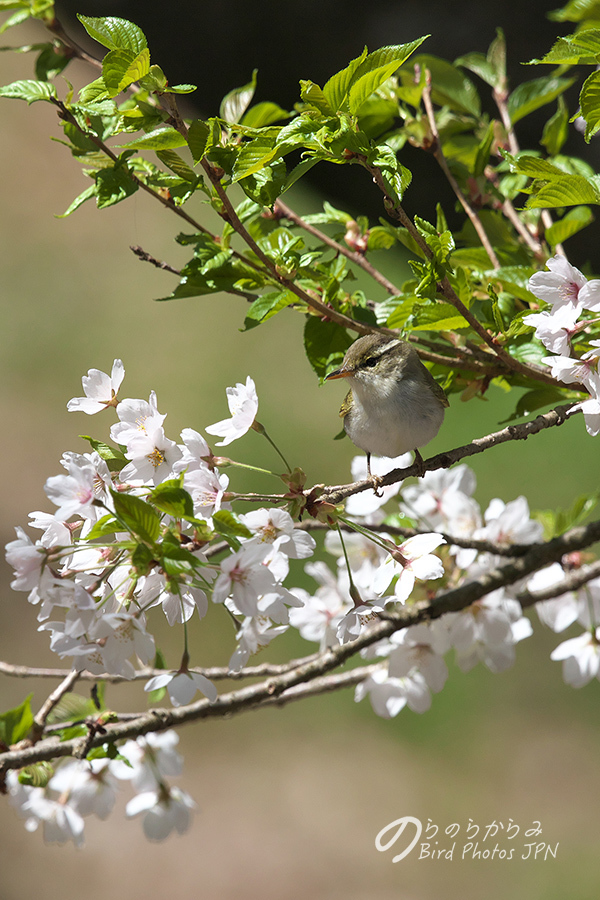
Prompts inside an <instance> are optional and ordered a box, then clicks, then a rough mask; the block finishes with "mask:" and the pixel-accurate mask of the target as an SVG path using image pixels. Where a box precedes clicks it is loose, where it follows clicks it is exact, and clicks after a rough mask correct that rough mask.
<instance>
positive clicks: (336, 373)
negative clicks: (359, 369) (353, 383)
mask: <svg viewBox="0 0 600 900" xmlns="http://www.w3.org/2000/svg"><path fill="white" fill-rule="evenodd" d="M351 375H354V369H350V368H347V367H346V366H342V367H341V368H340V369H334V370H333V372H330V373H329V375H326V376H325V381H333V379H334V378H349V377H350V376H351Z"/></svg>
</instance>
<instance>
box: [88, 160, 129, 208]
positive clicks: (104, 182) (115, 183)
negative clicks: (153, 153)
mask: <svg viewBox="0 0 600 900" xmlns="http://www.w3.org/2000/svg"><path fill="white" fill-rule="evenodd" d="M137 189H138V185H137V184H136V182H135V181H134V180H133V179H132V178H131V177H130V175H129V172H128V170H127V167H126V166H123V165H118V164H117V165H115V166H114V167H112V168H107V169H100V170H99V171H98V172H96V198H97V204H98V209H105V208H106V207H107V206H113V205H114V204H115V203H120V202H121V200H125V198H126V197H130V196H131V195H132V194H135V192H136V191H137Z"/></svg>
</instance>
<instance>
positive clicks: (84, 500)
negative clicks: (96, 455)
mask: <svg viewBox="0 0 600 900" xmlns="http://www.w3.org/2000/svg"><path fill="white" fill-rule="evenodd" d="M68 472H69V474H68V475H53V476H52V477H51V478H48V480H47V481H46V484H45V485H44V490H45V491H46V494H47V496H48V498H49V499H50V500H51V501H52V502H53V503H54V504H55V505H56V506H58V509H57V511H56V518H57V519H60V520H62V521H66V520H67V519H70V518H71V516H75V515H77V516H83V518H86V519H95V518H96V510H95V508H94V503H95V501H96V500H97V499H98V492H97V488H98V481H97V468H96V466H94V465H93V464H92V462H91V461H87V462H86V463H84V464H82V463H81V462H80V461H75V460H72V461H71V462H70V464H69V467H68Z"/></svg>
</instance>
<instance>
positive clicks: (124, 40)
mask: <svg viewBox="0 0 600 900" xmlns="http://www.w3.org/2000/svg"><path fill="white" fill-rule="evenodd" d="M77 18H78V19H79V21H80V22H81V24H82V25H83V27H84V28H85V30H86V31H87V33H88V34H89V36H90V37H91V38H93V39H94V40H95V41H98V43H99V44H102V46H103V47H107V48H108V49H109V50H130V51H131V52H132V53H133V54H134V55H135V56H137V54H138V53H141V51H142V50H145V49H146V48H147V46H148V43H147V41H146V36H145V35H144V32H143V31H142V29H141V28H138V27H137V25H134V24H133V22H128V21H127V19H119V18H117V17H116V16H105V17H103V18H94V17H92V16H82V15H80V14H77Z"/></svg>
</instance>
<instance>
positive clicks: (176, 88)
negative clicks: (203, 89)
mask: <svg viewBox="0 0 600 900" xmlns="http://www.w3.org/2000/svg"><path fill="white" fill-rule="evenodd" d="M197 90H198V85H197V84H170V85H169V86H168V87H166V88H165V89H164V91H163V93H164V94H193V93H194V91H197Z"/></svg>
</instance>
